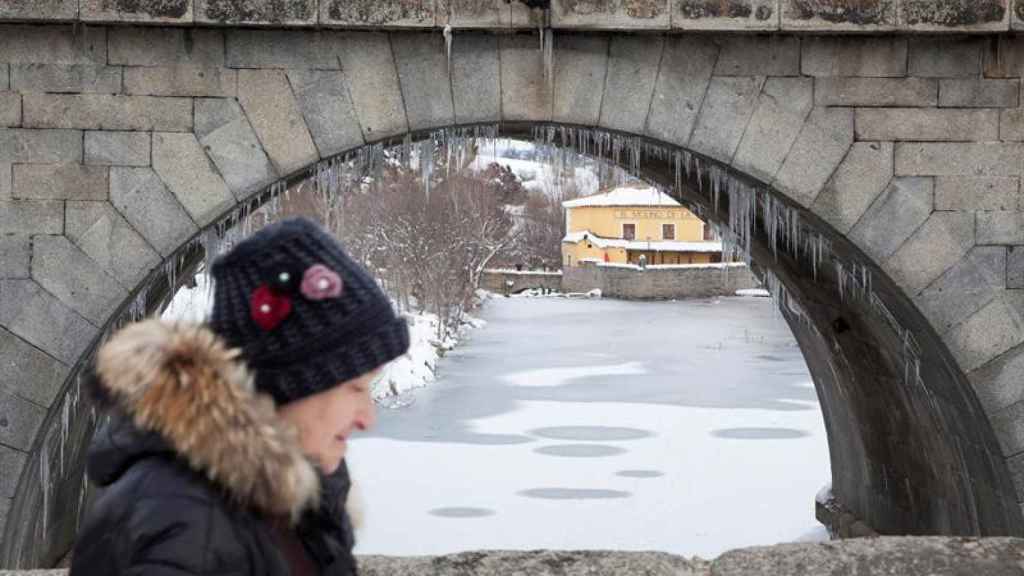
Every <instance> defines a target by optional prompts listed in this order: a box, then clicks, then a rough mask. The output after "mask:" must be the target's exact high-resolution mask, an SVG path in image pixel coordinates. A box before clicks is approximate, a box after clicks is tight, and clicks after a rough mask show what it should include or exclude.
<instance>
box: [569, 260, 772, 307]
mask: <svg viewBox="0 0 1024 576" xmlns="http://www.w3.org/2000/svg"><path fill="white" fill-rule="evenodd" d="M757 286H758V282H757V280H756V279H755V278H754V275H753V274H752V273H751V272H750V269H749V268H747V267H746V266H728V267H725V268H724V269H723V267H720V266H718V267H716V266H707V267H694V268H682V267H662V266H648V267H647V268H645V269H642V270H641V269H640V268H635V267H626V266H601V265H597V264H590V263H585V264H583V265H581V266H572V267H569V268H566V269H564V270H563V271H562V291H563V292H589V291H590V290H594V289H599V290H601V294H602V295H603V296H606V297H610V298H624V299H627V300H670V299H676V298H679V299H681V298H707V297H710V296H732V295H734V294H736V291H737V290H741V289H745V288H755V287H757Z"/></svg>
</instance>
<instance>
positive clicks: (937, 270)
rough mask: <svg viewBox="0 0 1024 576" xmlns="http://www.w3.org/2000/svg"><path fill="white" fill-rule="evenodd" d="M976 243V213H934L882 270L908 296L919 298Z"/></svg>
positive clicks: (884, 264)
mask: <svg viewBox="0 0 1024 576" xmlns="http://www.w3.org/2000/svg"><path fill="white" fill-rule="evenodd" d="M974 244H975V229H974V214H972V213H970V212H933V213H932V214H931V216H929V217H928V219H927V220H926V221H925V222H924V224H922V225H921V227H920V228H919V229H917V230H916V231H915V232H914V234H913V235H912V236H911V237H910V238H909V239H908V240H907V241H906V242H904V244H903V245H902V246H900V247H899V249H898V250H896V252H895V253H894V254H893V255H892V257H890V258H889V259H888V260H886V261H885V262H883V264H882V267H883V269H885V271H886V272H888V273H889V275H890V276H891V277H892V279H893V280H895V281H896V283H897V284H899V285H900V287H902V288H903V289H904V291H905V292H906V293H907V294H911V295H917V294H919V293H920V292H921V291H922V290H924V289H925V288H926V287H927V286H928V285H929V284H931V283H932V282H933V281H934V280H935V279H936V278H938V277H939V276H941V275H942V274H943V273H944V272H946V271H947V270H949V269H950V268H951V267H952V266H953V265H955V264H956V263H957V262H959V261H960V259H961V258H963V257H964V256H965V255H966V254H967V252H968V250H970V249H971V248H972V247H973V246H974Z"/></svg>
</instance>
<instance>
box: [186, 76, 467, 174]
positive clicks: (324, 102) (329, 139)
mask: <svg viewBox="0 0 1024 576" xmlns="http://www.w3.org/2000/svg"><path fill="white" fill-rule="evenodd" d="M453 66H454V65H453ZM288 82H289V83H290V84H291V86H292V90H293V91H294V92H295V99H296V100H297V101H298V103H299V109H300V110H301V111H302V116H303V118H305V120H306V126H308V127H309V131H310V133H311V134H312V135H313V142H314V143H315V144H316V147H317V150H318V151H319V152H320V156H321V157H322V158H328V157H330V156H333V155H335V154H338V153H339V152H342V151H344V150H349V149H351V148H355V147H356V146H360V145H362V144H363V143H364V141H363V132H362V129H361V128H360V127H359V118H358V117H357V116H356V111H355V107H354V106H353V104H352V99H351V98H350V97H349V95H348V88H347V87H346V84H345V74H344V73H343V72H341V71H340V70H289V71H288ZM197 104H198V103H197Z"/></svg>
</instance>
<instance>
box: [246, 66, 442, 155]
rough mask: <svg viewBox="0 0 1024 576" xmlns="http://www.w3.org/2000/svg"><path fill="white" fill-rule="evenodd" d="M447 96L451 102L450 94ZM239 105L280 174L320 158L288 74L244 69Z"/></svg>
mask: <svg viewBox="0 0 1024 576" xmlns="http://www.w3.org/2000/svg"><path fill="white" fill-rule="evenodd" d="M445 96H447V97H448V98H449V99H450V92H447V93H446V94H445ZM238 102H239V103H240V104H241V105H242V109H243V110H245V115H246V117H247V118H248V121H249V123H250V124H251V125H252V129H253V130H254V131H255V132H256V134H257V136H259V142H260V143H261V144H262V145H263V150H264V152H266V155H267V156H268V157H269V158H270V161H271V163H273V165H274V168H275V169H276V171H277V173H278V174H282V175H284V174H290V173H292V172H295V171H296V170H299V169H300V168H304V167H306V166H309V165H310V164H313V163H314V162H316V161H317V160H319V159H320V155H319V153H318V152H317V149H316V146H315V145H314V144H313V137H312V135H311V134H310V133H309V128H307V127H306V122H305V120H304V119H303V118H302V113H301V112H300V111H299V105H298V102H296V100H295V94H294V93H293V92H292V89H291V85H290V84H289V82H288V77H287V76H286V75H285V73H284V71H281V70H241V71H240V72H239V74H238Z"/></svg>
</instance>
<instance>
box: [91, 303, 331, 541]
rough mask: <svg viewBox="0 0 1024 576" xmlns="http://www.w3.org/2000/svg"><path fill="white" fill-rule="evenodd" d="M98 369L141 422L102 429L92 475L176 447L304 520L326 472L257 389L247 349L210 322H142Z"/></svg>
mask: <svg viewBox="0 0 1024 576" xmlns="http://www.w3.org/2000/svg"><path fill="white" fill-rule="evenodd" d="M96 371H97V375H98V377H99V378H98V380H97V384H98V385H99V387H100V391H101V393H102V394H103V395H104V396H105V397H106V398H107V399H108V400H110V401H111V402H113V403H114V404H115V405H116V407H117V408H118V409H119V410H118V411H119V412H121V413H122V414H124V415H125V416H127V419H130V421H131V422H130V426H124V425H121V426H117V425H115V426H111V427H108V428H107V429H106V430H105V431H104V432H103V433H102V435H101V436H100V437H99V438H97V441H98V445H94V450H93V452H94V454H93V458H92V459H91V462H90V476H91V477H92V478H94V479H95V480H97V481H98V482H100V483H101V484H108V483H112V482H113V481H115V480H116V479H117V477H119V476H120V475H121V474H122V473H123V472H124V470H125V469H127V467H129V466H130V464H131V463H132V462H133V461H136V460H138V459H140V458H141V457H143V456H144V455H149V454H153V453H159V452H169V453H174V454H176V455H177V456H178V457H179V458H180V459H181V460H183V461H185V462H187V464H188V466H189V467H190V468H192V469H193V470H195V471H196V472H198V473H200V474H202V475H203V476H205V477H206V478H207V479H209V480H210V481H211V482H212V483H213V484H215V485H217V486H219V487H221V488H223V489H224V490H225V492H226V493H227V494H228V495H229V496H230V498H232V499H233V500H235V501H236V502H238V503H239V504H241V505H243V506H246V507H251V508H254V509H256V510H258V511H260V512H262V513H265V514H268V515H271V516H289V517H291V518H292V519H293V521H295V520H297V519H298V518H299V516H300V515H301V513H302V512H303V511H304V510H306V509H308V508H314V507H316V506H317V504H318V503H319V501H320V484H321V483H320V475H319V474H318V472H317V470H316V469H315V468H314V467H313V465H312V464H311V463H310V461H309V460H308V459H307V458H306V457H305V456H304V455H303V454H302V451H301V447H300V445H299V440H298V434H297V432H296V431H295V430H294V428H293V427H292V426H290V425H288V424H287V423H286V422H284V421H283V420H282V419H280V418H279V417H278V416H277V413H276V408H275V407H274V403H273V401H272V400H271V399H270V398H269V397H267V396H265V395H262V394H258V393H257V392H256V391H255V388H254V387H253V380H252V377H251V375H250V374H249V372H248V370H247V369H246V367H245V364H244V362H242V360H241V359H240V358H239V352H238V351H237V350H233V349H229V348H228V347H227V345H226V344H225V343H224V342H223V341H222V340H221V339H220V338H218V337H217V336H216V335H215V334H214V333H213V332H212V331H210V330H209V329H208V328H206V327H204V326H201V325H195V324H184V323H179V324H172V323H167V322H163V321H160V320H155V319H154V320H146V321H144V322H139V323H136V324H132V325H130V326H128V327H126V328H124V329H123V330H121V331H120V332H118V333H117V334H115V335H114V337H113V338H111V339H110V341H109V342H107V343H106V344H104V345H103V347H102V348H100V351H99V354H98V357H97V363H96ZM125 424H127V422H126V423H125ZM97 450H98V451H99V452H100V453H101V454H96V452H97ZM104 450H106V451H107V453H106V455H104V454H102V452H103V451H104ZM112 455H114V456H112ZM94 462H95V463H94ZM95 468H99V469H95Z"/></svg>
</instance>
